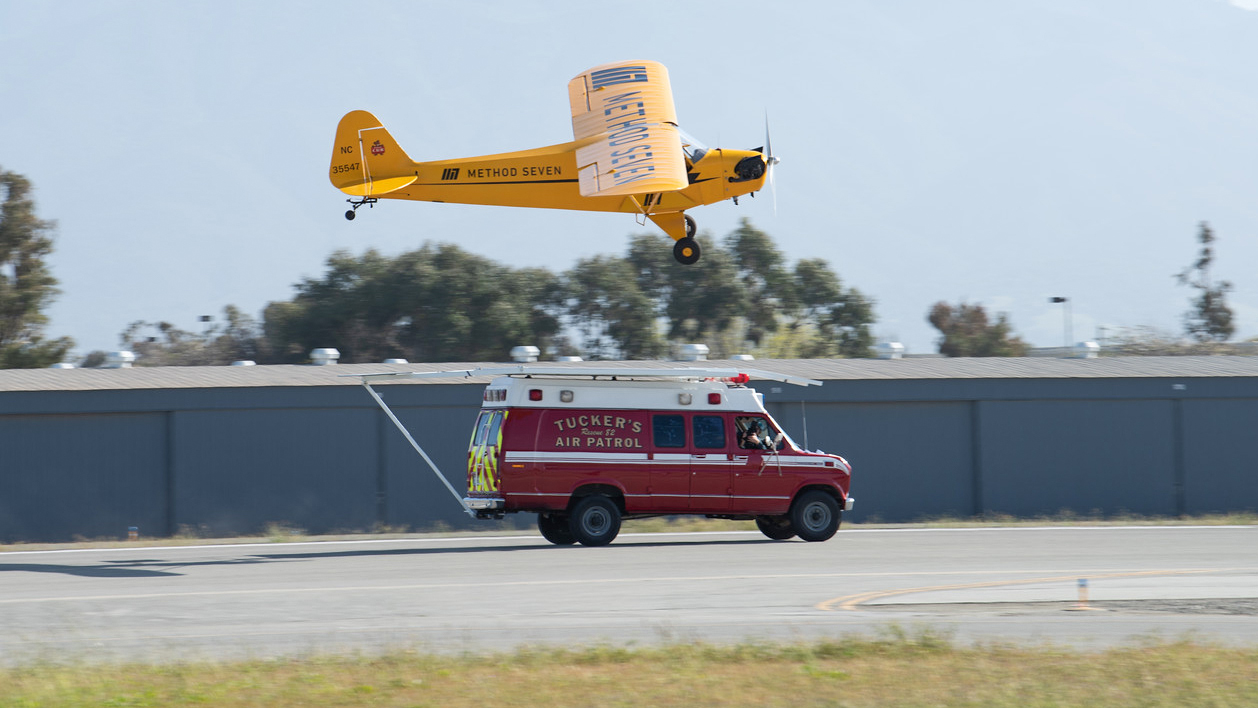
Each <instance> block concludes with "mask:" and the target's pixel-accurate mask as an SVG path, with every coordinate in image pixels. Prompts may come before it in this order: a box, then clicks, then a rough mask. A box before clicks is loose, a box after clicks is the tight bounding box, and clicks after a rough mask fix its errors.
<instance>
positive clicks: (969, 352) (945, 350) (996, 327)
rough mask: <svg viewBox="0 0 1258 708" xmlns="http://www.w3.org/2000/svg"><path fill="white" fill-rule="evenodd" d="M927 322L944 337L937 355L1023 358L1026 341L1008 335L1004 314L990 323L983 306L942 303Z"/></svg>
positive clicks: (1008, 325)
mask: <svg viewBox="0 0 1258 708" xmlns="http://www.w3.org/2000/svg"><path fill="white" fill-rule="evenodd" d="M927 319H928V320H929V321H930V323H931V324H932V325H934V326H935V329H937V330H939V331H940V332H941V333H942V334H943V338H942V339H941V340H940V341H939V353H940V354H943V355H944V356H1026V352H1027V345H1026V342H1023V341H1022V340H1021V339H1019V338H1018V337H1015V336H1012V335H1011V334H1010V330H1011V329H1012V325H1010V324H1009V320H1008V318H1007V316H1006V315H1005V313H1003V312H1002V313H1000V314H999V315H997V317H996V322H995V324H990V323H989V322H988V320H987V311H986V310H984V309H983V306H982V305H969V304H966V303H964V302H962V303H961V304H959V305H956V306H955V307H954V306H952V305H949V304H948V303H946V302H942V301H941V302H937V303H935V306H934V307H932V308H931V310H930V314H929V316H928V317H927Z"/></svg>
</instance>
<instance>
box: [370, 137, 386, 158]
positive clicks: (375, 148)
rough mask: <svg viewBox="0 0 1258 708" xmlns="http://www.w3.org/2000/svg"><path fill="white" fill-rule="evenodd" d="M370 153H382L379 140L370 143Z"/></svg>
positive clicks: (382, 149)
mask: <svg viewBox="0 0 1258 708" xmlns="http://www.w3.org/2000/svg"><path fill="white" fill-rule="evenodd" d="M371 154H372V155H383V154H384V146H383V145H381V144H380V141H379V140H377V141H376V142H374V143H372V144H371Z"/></svg>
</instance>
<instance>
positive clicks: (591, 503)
mask: <svg viewBox="0 0 1258 708" xmlns="http://www.w3.org/2000/svg"><path fill="white" fill-rule="evenodd" d="M568 529H569V531H570V532H571V534H572V537H573V538H574V539H576V540H577V541H578V542H579V543H580V544H581V545H582V546H606V545H607V544H609V543H611V542H612V539H614V538H616V534H618V533H620V509H619V508H617V506H616V502H614V501H612V500H611V499H608V498H607V497H605V496H603V495H602V494H593V495H590V496H588V497H584V498H582V499H581V501H579V502H577V504H576V506H574V507H572V513H571V514H570V515H569V516H568Z"/></svg>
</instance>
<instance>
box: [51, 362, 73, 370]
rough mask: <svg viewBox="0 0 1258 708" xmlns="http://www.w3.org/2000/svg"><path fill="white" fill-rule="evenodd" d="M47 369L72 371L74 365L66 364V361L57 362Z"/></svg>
mask: <svg viewBox="0 0 1258 708" xmlns="http://www.w3.org/2000/svg"><path fill="white" fill-rule="evenodd" d="M48 368H49V369H73V368H74V364H71V363H70V362H68V361H59V362H57V363H56V364H53V365H52V366H50V367H48Z"/></svg>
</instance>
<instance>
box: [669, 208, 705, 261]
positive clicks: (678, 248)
mask: <svg viewBox="0 0 1258 708" xmlns="http://www.w3.org/2000/svg"><path fill="white" fill-rule="evenodd" d="M686 218H687V219H689V218H690V217H688V216H687V217H686ZM673 258H676V259H677V262H678V263H680V264H682V265H694V263H695V262H696V261H698V260H699V242H698V241H696V240H694V239H693V238H691V237H689V236H687V237H685V238H679V239H677V243H674V244H673Z"/></svg>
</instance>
